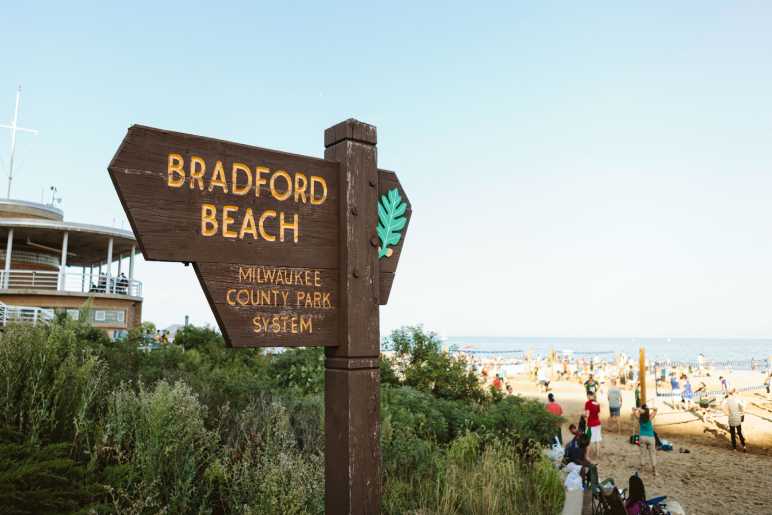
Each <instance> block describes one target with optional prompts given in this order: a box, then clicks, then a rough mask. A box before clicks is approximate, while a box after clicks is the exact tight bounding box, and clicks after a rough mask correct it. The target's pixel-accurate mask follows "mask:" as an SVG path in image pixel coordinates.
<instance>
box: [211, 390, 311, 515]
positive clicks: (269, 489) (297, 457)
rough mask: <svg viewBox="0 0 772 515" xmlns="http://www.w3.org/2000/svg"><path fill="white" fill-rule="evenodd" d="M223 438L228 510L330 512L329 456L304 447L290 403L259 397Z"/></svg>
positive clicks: (222, 481) (222, 477)
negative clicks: (299, 441) (327, 494)
mask: <svg viewBox="0 0 772 515" xmlns="http://www.w3.org/2000/svg"><path fill="white" fill-rule="evenodd" d="M223 437H224V439H225V445H224V448H223V450H222V455H221V461H220V463H218V479H219V487H220V496H219V498H220V499H221V502H222V504H223V506H222V508H223V509H225V511H227V512H229V513H254V514H259V513H282V514H301V513H323V512H324V456H323V454H321V453H320V452H318V451H310V452H306V453H303V452H301V450H300V448H299V447H298V445H297V441H296V438H295V434H294V432H293V429H292V426H291V424H290V416H289V413H288V411H287V409H286V408H285V407H284V406H282V405H281V404H279V403H277V402H273V401H270V400H267V399H261V400H259V401H257V402H256V403H254V404H252V405H250V406H249V407H248V408H247V409H245V410H244V411H242V412H241V413H240V414H239V415H238V417H237V419H236V424H235V425H234V426H233V427H232V428H231V429H230V430H228V431H227V433H226V434H224V435H223Z"/></svg>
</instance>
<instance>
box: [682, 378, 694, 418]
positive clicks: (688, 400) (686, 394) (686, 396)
mask: <svg viewBox="0 0 772 515" xmlns="http://www.w3.org/2000/svg"><path fill="white" fill-rule="evenodd" d="M682 379H683V380H684V390H683V392H682V393H681V402H682V403H683V405H684V408H685V409H687V410H690V409H692V397H694V392H692V383H690V382H689V377H688V376H683V377H682Z"/></svg>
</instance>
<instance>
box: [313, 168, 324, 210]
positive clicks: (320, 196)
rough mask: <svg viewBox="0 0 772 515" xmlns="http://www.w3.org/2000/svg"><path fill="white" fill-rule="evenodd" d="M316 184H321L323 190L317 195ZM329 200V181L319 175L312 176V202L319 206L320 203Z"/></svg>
mask: <svg viewBox="0 0 772 515" xmlns="http://www.w3.org/2000/svg"><path fill="white" fill-rule="evenodd" d="M316 185H319V187H320V188H321V192H319V194H318V195H317V194H316V193H317V192H316ZM325 200H327V181H325V180H324V177H319V176H317V175H312V176H311V204H313V205H315V206H318V205H320V204H324V201H325Z"/></svg>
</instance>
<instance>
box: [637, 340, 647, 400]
mask: <svg viewBox="0 0 772 515" xmlns="http://www.w3.org/2000/svg"><path fill="white" fill-rule="evenodd" d="M638 377H639V378H640V382H641V404H646V349H645V348H643V347H641V348H640V351H639V353H638Z"/></svg>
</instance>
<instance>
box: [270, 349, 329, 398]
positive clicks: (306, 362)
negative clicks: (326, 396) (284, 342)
mask: <svg viewBox="0 0 772 515" xmlns="http://www.w3.org/2000/svg"><path fill="white" fill-rule="evenodd" d="M268 375H269V376H270V377H271V382H272V384H273V387H274V388H275V389H278V390H291V391H293V392H295V393H296V394H300V395H306V394H311V393H321V392H323V391H324V347H309V348H299V349H286V350H285V351H284V352H280V353H277V354H274V355H273V356H272V357H271V360H270V361H269V362H268Z"/></svg>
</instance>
